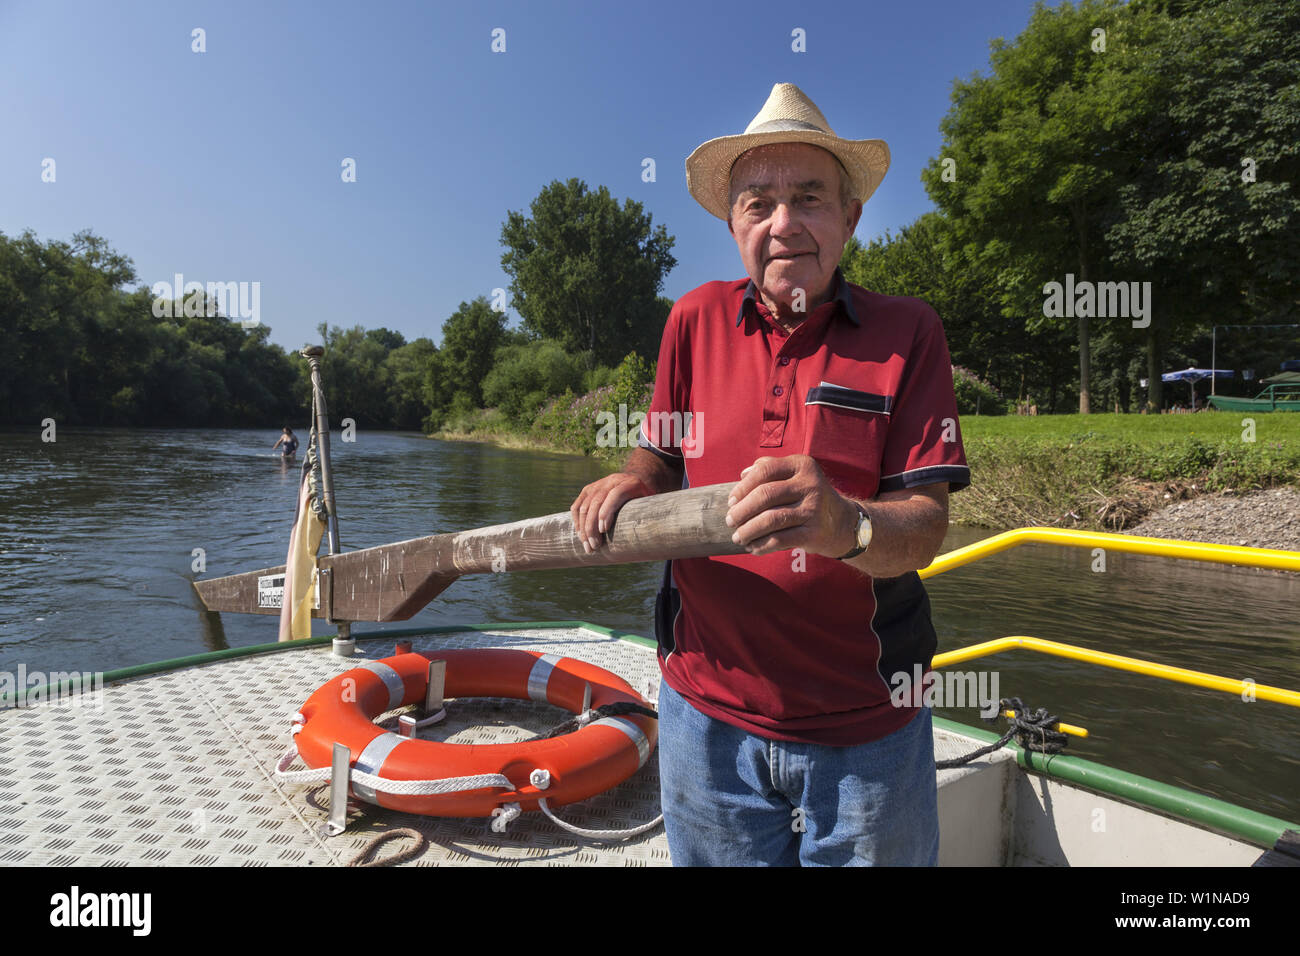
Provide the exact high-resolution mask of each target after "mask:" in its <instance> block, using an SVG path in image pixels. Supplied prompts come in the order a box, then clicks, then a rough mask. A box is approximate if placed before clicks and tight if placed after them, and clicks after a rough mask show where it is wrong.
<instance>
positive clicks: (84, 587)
mask: <svg viewBox="0 0 1300 956" xmlns="http://www.w3.org/2000/svg"><path fill="white" fill-rule="evenodd" d="M277 434H278V429H276V430H267V431H250V430H211V431H206V430H205V431H199V430H147V429H122V430H115V429H94V430H77V429H65V428H60V429H59V431H58V432H57V441H55V442H49V443H47V442H43V441H42V440H41V435H40V433H39V432H38V431H37V430H36V429H32V430H31V431H28V432H21V433H20V432H0V672H5V671H7V672H9V673H11V674H12V673H17V672H18V668H19V666H20V665H24V666H25V667H26V669H27V671H28V672H29V673H31V672H33V671H38V670H40V671H47V672H48V671H70V670H85V671H106V670H111V669H114V668H118V667H124V666H127V665H130V664H140V663H146V662H150V661H157V660H162V659H167V658H174V657H180V656H183V655H187V654H193V653H199V652H202V651H207V650H217V649H220V648H224V647H241V646H248V645H252V644H262V643H267V642H272V641H274V640H275V639H276V628H277V620H276V618H274V617H264V616H259V615H241V614H225V615H220V616H217V615H210V614H206V613H204V612H202V610H201V607H200V604H199V601H198V597H197V595H196V593H195V592H194V590H193V588H192V586H191V581H193V580H194V579H195V578H199V577H213V576H219V575H225V574H233V573H237V572H241V571H249V570H253V569H256V568H262V567H267V566H271V565H276V564H281V563H283V561H284V555H285V547H286V543H287V540H288V533H289V525H290V521H291V519H292V513H293V504H294V497H295V488H296V482H297V475H298V468H297V467H296V465H295V466H288V467H286V466H284V465H283V464H282V463H281V461H280V459H279V456H278V454H274V453H272V452H271V450H270V449H271V445H272V444H273V443H274V441H275V439H276V437H277ZM304 440H305V436H304ZM332 445H333V461H334V467H335V473H336V477H335V485H336V495H337V500H338V512H339V525H340V531H341V539H342V542H343V546H344V549H345V550H351V549H353V548H360V547H370V546H372V545H377V544H384V543H387V542H391V541H398V540H401V539H404V538H411V537H417V536H419V535H425V534H433V533H436V532H444V531H457V530H463V529H467V528H475V527H480V526H483V525H489V524H496V523H500V522H505V521H514V520H517V519H519V518H524V517H531V516H535V515H541V514H548V513H551V512H556V511H565V510H567V509H568V505H569V502H570V501H572V499H573V496H574V494H575V492H576V491H577V490H578V489H579V488H581V487H582V485H584V484H585V483H586V482H588V481H591V480H593V479H595V478H597V477H599V476H600V475H601V474H602V471H601V469H600V467H599V466H598V465H597V464H595V463H594V462H592V461H590V460H588V459H584V458H579V457H572V456H565V455H554V454H546V453H539V452H524V451H512V450H505V449H500V448H496V447H493V446H489V445H481V444H470V443H444V442H435V441H430V440H428V439H426V438H424V437H423V436H420V435H412V434H396V433H365V432H362V433H360V434H358V435H357V436H356V441H355V442H343V441H342V440H341V438H340V436H339V435H338V433H336V434H335V436H334V438H333V441H332ZM975 480H976V481H978V480H979V476H978V475H975ZM991 533H992V532H989V531H983V530H979V529H970V528H957V527H954V528H952V529H951V530H950V533H949V535H948V539H947V541H946V542H945V546H944V550H949V549H951V548H954V547H959V546H961V545H964V544H968V543H970V542H973V541H976V540H979V539H980V538H982V537H985V536H987V535H989V534H991ZM196 549H200V550H199V551H198V552H196ZM200 556H201V558H202V560H203V562H204V565H205V568H204V570H203V571H202V572H201V573H196V572H195V571H194V566H195V564H196V562H197V561H198V559H199V557H200ZM1094 564H1095V561H1094V558H1093V556H1092V554H1091V553H1090V551H1089V550H1086V549H1066V548H1054V547H1051V546H1047V545H1026V546H1022V547H1020V548H1017V549H1014V550H1012V551H1010V552H1003V553H1002V554H999V555H996V556H993V557H991V558H988V559H985V560H983V561H980V562H978V563H976V564H974V565H968V566H966V567H964V568H959V569H957V570H954V571H950V572H948V573H946V574H943V575H940V576H938V577H935V578H932V579H930V580H929V581H928V582H927V584H926V586H927V589H928V590H929V592H930V597H931V602H932V606H933V612H934V620H935V626H936V628H937V630H938V633H939V640H940V650H941V651H945V650H952V649H954V648H958V647H963V646H966V645H969V644H973V643H978V642H980V641H985V640H990V639H992V638H995V637H1003V636H1008V635H1032V636H1035V637H1041V638H1047V639H1052V640H1057V641H1062V642H1066V643H1071V644H1078V645H1083V646H1085V647H1089V648H1094V649H1098V650H1104V651H1110V652H1112V653H1116V654H1123V655H1127V656H1132V657H1139V658H1145V659H1150V660H1155V661H1159V662H1162V663H1167V664H1173V665H1177V666H1182V667H1188V668H1192V669H1195V670H1201V671H1208V672H1210V673H1214V674H1221V675H1224V676H1228V677H1237V678H1247V677H1249V678H1251V679H1253V680H1254V681H1256V682H1257V683H1258V684H1270V685H1273V686H1280V687H1284V688H1288V689H1292V690H1294V689H1300V653H1297V652H1298V651H1300V623H1298V622H1300V614H1298V613H1297V608H1300V575H1282V574H1274V573H1270V572H1259V571H1254V570H1250V569H1239V568H1231V567H1227V566H1218V565H1209V564H1201V563H1198V562H1190V561H1172V560H1167V559H1160V558H1148V557H1142V556H1138V555H1123V554H1119V553H1117V552H1109V553H1108V554H1107V555H1106V568H1105V570H1104V572H1103V571H1098V570H1094ZM660 570H661V566H660V565H626V566H621V567H610V568H600V569H587V570H574V571H537V572H528V573H518V574H493V575H475V576H470V577H466V578H462V579H460V580H459V581H457V582H456V583H455V584H453V585H452V586H451V587H450V588H449V589H448V590H447V591H445V592H443V594H442V595H441V596H439V597H438V598H436V599H435V600H434V601H433V603H432V604H431V605H430V606H429V607H428V608H426V609H425V610H424V611H422V612H421V613H419V614H418V615H416V617H415V618H414V619H412V620H411V621H409V622H404V623H401V624H394V625H390V626H391V627H409V626H411V625H417V624H486V623H492V622H502V621H545V620H585V621H590V622H592V623H597V624H603V625H606V626H608V627H613V628H618V629H621V630H626V631H633V632H636V633H640V634H646V635H649V634H652V632H653V624H652V621H653V616H652V602H653V597H654V592H655V589H656V587H657V586H658V580H659V576H660ZM384 627H385V625H376V624H362V625H359V626H358V630H363V629H364V630H375V629H383V628H384ZM326 632H327V627H326V625H325V624H324V623H323V622H316V624H315V633H317V634H324V633H326ZM958 669H966V670H983V671H987V672H989V676H990V678H991V677H992V676H993V675H996V677H997V680H998V692H999V693H1000V694H1001V696H1003V697H1008V696H1018V697H1021V698H1022V699H1023V700H1024V701H1025V702H1026V703H1027V704H1028V705H1029V706H1031V707H1039V706H1042V707H1046V708H1048V709H1049V710H1050V711H1051V712H1052V713H1054V714H1056V715H1058V716H1059V717H1060V718H1061V719H1062V720H1065V721H1067V722H1070V723H1074V724H1079V725H1082V726H1084V727H1086V728H1087V729H1088V730H1089V732H1090V736H1089V737H1088V738H1087V739H1086V740H1073V741H1071V744H1070V747H1069V752H1071V753H1075V754H1077V755H1078V756H1082V757H1088V758H1091V759H1094V760H1098V761H1100V762H1103V763H1106V764H1109V765H1111V766H1115V767H1119V768H1122V769H1125V770H1129V771H1132V772H1135V773H1139V774H1143V775H1145V776H1149V777H1153V778H1155V779H1157V780H1162V781H1165V782H1168V783H1174V784H1178V785H1181V786H1185V787H1188V788H1190V789H1193V790H1198V791H1201V792H1204V793H1208V794H1212V795H1214V796H1218V797H1221V798H1223V799H1226V800H1230V801H1232V802H1234V803H1239V804H1241V805H1243V806H1247V807H1250V808H1252V809H1255V810H1259V811H1261V812H1264V813H1269V814H1273V815H1275V816H1280V817H1283V818H1285V819H1288V820H1293V821H1294V820H1300V746H1297V739H1298V738H1300V734H1298V733H1297V731H1298V730H1300V709H1296V708H1291V707H1286V706H1283V705H1280V704H1272V703H1268V702H1264V701H1256V702H1245V701H1243V700H1242V699H1241V698H1240V697H1239V696H1234V695H1230V694H1224V693H1218V692H1214V691H1208V690H1200V689H1197V688H1192V687H1187V686H1184V685H1176V684H1171V683H1167V682H1163V681H1158V680H1154V679H1151V678H1146V677H1141V676H1138V675H1131V674H1126V673H1120V672H1117V671H1112V670H1102V669H1099V668H1096V667H1093V666H1090V665H1086V664H1081V663H1074V662H1071V661H1067V660H1064V659H1059V658H1048V657H1042V656H1038V655H1034V654H1030V653H1027V652H1017V653H1014V654H1008V655H1002V656H999V657H995V658H986V659H984V660H983V661H977V662H971V663H968V664H963V665H959V668H958ZM310 690H311V688H304V696H305V695H306V693H307V692H309V691H310ZM936 712H937V713H939V714H941V715H943V716H948V717H952V718H953V719H956V720H959V721H961V722H963V723H968V724H977V723H979V720H978V717H977V716H976V713H975V710H974V709H973V708H971V709H964V710H962V709H951V708H940V709H938V710H937V711H936ZM0 719H2V717H0ZM985 726H987V725H985Z"/></svg>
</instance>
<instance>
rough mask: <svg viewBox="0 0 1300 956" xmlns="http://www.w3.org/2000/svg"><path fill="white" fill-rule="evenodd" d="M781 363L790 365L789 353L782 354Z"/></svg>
mask: <svg viewBox="0 0 1300 956" xmlns="http://www.w3.org/2000/svg"><path fill="white" fill-rule="evenodd" d="M781 364H782V365H789V364H790V356H788V355H782V356H781Z"/></svg>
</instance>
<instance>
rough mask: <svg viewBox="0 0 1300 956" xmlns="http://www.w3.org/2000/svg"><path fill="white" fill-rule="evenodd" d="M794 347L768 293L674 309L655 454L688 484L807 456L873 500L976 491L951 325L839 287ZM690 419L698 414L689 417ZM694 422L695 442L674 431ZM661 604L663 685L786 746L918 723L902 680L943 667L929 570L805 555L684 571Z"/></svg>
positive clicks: (719, 286)
mask: <svg viewBox="0 0 1300 956" xmlns="http://www.w3.org/2000/svg"><path fill="white" fill-rule="evenodd" d="M834 289H835V295H834V298H833V299H832V300H831V301H829V302H827V303H825V304H823V305H821V306H819V307H818V308H816V309H814V310H813V311H812V312H811V313H810V314H809V316H808V318H806V319H805V320H804V321H803V323H802V324H801V325H800V326H799V327H798V328H796V329H795V330H794V332H792V333H786V332H785V331H784V330H782V329H781V327H780V326H778V325H777V324H776V323H775V322H773V321H772V318H771V315H770V313H769V312H768V311H767V309H766V307H765V306H764V305H763V304H762V302H761V300H758V299H757V296H756V290H755V288H754V286H753V283H752V282H749V281H748V280H744V279H741V280H737V281H735V282H710V283H707V284H706V285H702V286H700V287H699V288H698V289H695V290H693V291H692V292H689V293H688V294H686V295H685V296H683V297H682V298H681V299H679V300H678V301H677V303H676V305H675V306H674V307H673V309H672V312H671V314H670V315H669V316H668V324H667V326H666V327H665V329H664V336H663V342H662V345H661V347H660V351H659V366H658V370H657V378H656V381H655V391H654V398H653V400H652V401H651V404H650V409H649V412H648V414H647V417H646V420H645V421H644V422H643V423H642V426H641V440H640V441H641V445H642V446H643V447H647V448H649V449H650V450H651V451H654V452H655V453H656V454H659V455H661V456H662V457H664V458H666V459H668V460H672V461H674V462H678V463H682V462H683V461H684V464H685V483H686V484H687V485H690V486H700V485H709V484H715V483H718V482H726V481H738V480H739V479H740V472H741V469H743V468H745V467H747V466H748V465H750V464H751V463H753V461H754V459H755V458H758V457H760V456H763V455H771V456H773V457H783V456H786V455H795V454H806V455H811V456H812V457H813V458H815V459H817V461H818V463H819V464H820V465H821V467H822V470H823V471H824V472H825V473H826V475H827V477H828V478H829V480H830V482H831V483H832V484H833V485H834V486H835V487H836V488H837V489H839V490H840V491H841V492H842V493H844V494H846V495H848V496H850V497H853V498H858V499H861V500H867V499H870V498H874V497H875V496H876V495H877V494H878V493H879V492H882V491H891V490H896V489H902V488H911V487H916V486H918V485H928V484H935V483H938V482H947V483H948V485H949V489H950V490H952V491H956V490H958V489H960V488H964V487H965V486H966V485H967V484H968V483H969V481H970V469H969V468H967V466H966V457H965V452H964V451H963V449H962V444H961V433H960V429H959V425H958V421H957V404H956V399H955V398H954V395H953V389H952V363H951V360H950V358H949V355H948V343H947V341H946V339H945V338H944V333H943V325H942V324H941V323H940V321H939V317H938V316H937V315H936V314H935V312H934V310H933V309H931V308H930V307H929V306H928V305H926V304H925V303H924V302H922V301H921V300H919V299H911V298H903V297H898V296H885V295H878V294H876V293H874V292H868V291H867V290H866V289H862V288H860V287H858V286H855V285H852V284H850V283H848V282H847V281H845V280H844V278H843V276H842V275H841V274H840V272H839V271H838V270H836V273H835V286H834ZM687 413H689V418H687V417H686V415H687ZM684 421H689V428H688V434H687V435H686V436H685V437H684V438H683V437H682V436H681V435H680V434H679V433H678V431H677V429H676V428H674V427H673V426H674V425H675V423H677V422H684ZM664 585H665V586H664V590H663V591H662V592H661V593H660V596H659V601H658V603H657V608H656V619H657V620H656V630H657V631H658V634H659V643H660V651H659V654H660V664H661V667H662V669H663V673H664V679H665V680H666V681H667V682H668V684H669V685H670V686H671V687H672V688H673V689H674V690H676V691H677V692H678V693H679V694H681V695H682V696H683V697H685V698H686V699H687V700H689V701H690V702H691V703H692V704H693V705H694V706H695V707H696V708H697V709H698V710H700V711H701V712H703V713H705V714H707V715H709V716H711V717H715V718H717V719H719V720H723V721H726V722H727V723H730V724H734V725H735V726H738V727H741V728H744V729H745V730H748V731H751V732H753V733H757V734H760V735H763V736H765V737H771V738H777V739H781V740H794V741H807V742H810V743H822V744H835V745H853V744H861V743H866V742H868V741H871V740H876V739H879V738H881V737H884V736H886V735H888V734H890V733H892V732H893V731H895V730H897V729H899V728H900V727H902V726H904V725H905V724H907V723H908V721H910V720H911V719H912V717H913V716H914V715H915V710H914V709H912V708H910V707H895V706H893V704H892V703H891V701H890V690H891V685H890V682H889V678H890V677H891V676H892V675H893V674H895V673H898V672H903V673H906V674H907V675H908V676H909V679H910V678H911V676H912V674H913V666H914V665H915V664H918V663H919V664H920V665H921V667H922V670H923V671H924V670H928V669H929V666H930V659H931V657H932V656H933V654H934V650H935V646H936V643H937V641H936V638H935V634H934V628H933V626H932V625H931V623H930V606H929V599H928V598H927V597H926V594H925V589H924V588H923V587H922V585H921V581H920V579H919V578H918V577H917V575H916V573H915V572H911V573H909V574H905V575H902V576H901V577H898V578H890V579H881V580H873V579H872V578H869V577H866V576H864V575H863V574H862V573H861V572H860V571H857V570H855V569H853V568H852V567H849V566H848V565H846V564H844V563H842V562H840V561H837V560H835V559H833V558H825V557H822V556H820V555H815V554H807V553H803V552H799V551H782V552H778V553H776V554H769V555H764V556H762V557H755V556H753V555H747V554H746V555H734V556H724V557H713V558H690V559H685V560H679V561H672V562H669V563H668V565H667V567H666V568H665V574H664Z"/></svg>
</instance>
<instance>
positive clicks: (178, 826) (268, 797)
mask: <svg viewBox="0 0 1300 956" xmlns="http://www.w3.org/2000/svg"><path fill="white" fill-rule="evenodd" d="M411 640H412V645H413V649H414V650H417V651H420V650H433V649H436V648H449V647H526V648H527V649H529V650H540V651H543V652H546V653H551V654H560V655H566V656H572V657H579V658H582V659H583V660H587V661H590V662H592V663H594V664H597V665H599V666H601V667H604V668H606V669H608V670H610V671H613V672H614V673H616V674H618V675H619V676H621V677H623V678H624V679H625V680H627V681H628V682H629V683H630V684H632V686H633V687H635V688H636V689H637V690H638V691H640V692H641V693H642V694H643V695H645V694H647V691H648V689H649V688H650V687H654V688H656V689H657V686H658V676H659V671H658V667H657V665H656V663H655V655H654V651H653V650H651V649H650V648H647V647H643V646H640V645H637V644H633V643H631V642H628V641H623V640H619V639H617V638H611V637H606V636H604V635H601V634H597V633H595V632H592V631H587V630H584V629H579V628H573V629H556V628H548V629H538V630H510V631H501V632H477V631H470V632H460V633H455V634H434V635H430V636H427V637H415V638H411ZM357 651H358V653H357V657H356V658H354V659H353V661H352V662H344V661H341V660H339V659H337V658H334V657H332V656H331V655H330V652H329V649H328V648H327V647H324V648H309V649H302V650H295V651H287V652H284V653H276V654H266V655H259V656H253V657H245V658H240V659H237V660H231V661H223V662H220V663H217V664H210V665H207V666H203V667H192V668H187V669H184V670H177V671H170V672H168V673H164V674H158V675H154V676H150V677H143V678H139V679H137V680H132V681H124V682H121V683H116V684H111V685H108V686H106V687H105V688H104V693H103V705H102V708H101V709H96V708H95V707H93V706H90V705H87V704H84V703H81V704H74V703H69V702H66V701H65V702H58V703H49V704H37V705H35V706H32V707H27V708H19V709H14V710H7V711H3V712H0V765H2V766H3V767H4V768H5V769H4V771H3V775H2V776H0V866H14V865H18V866H70V865H76V866H130V865H145V866H149V865H162V866H277V865H279V866H284V865H288V866H339V865H343V864H346V863H347V862H348V861H350V860H352V859H353V858H354V857H356V856H357V854H358V853H359V852H360V851H361V850H362V849H363V848H364V847H365V846H366V845H367V844H369V843H370V842H371V840H372V839H373V838H374V837H375V836H377V835H379V834H382V833H384V832H386V831H388V830H392V829H395V828H398V827H414V828H416V829H418V830H420V831H421V832H422V833H423V834H424V835H425V836H426V837H427V839H428V843H427V845H426V847H425V849H424V850H423V852H422V853H421V854H420V855H419V856H418V857H417V858H415V859H413V860H411V861H410V864H409V865H422V866H432V865H438V864H454V865H461V866H500V865H519V864H542V865H560V866H564V865H578V866H582V865H602V866H610V865H612V866H645V865H659V866H665V865H668V864H669V858H668V845H667V840H666V838H665V837H664V833H663V828H662V827H660V828H657V829H656V830H653V831H651V832H650V833H648V834H644V835H642V836H639V837H635V838H633V839H631V840H629V841H627V842H626V843H620V844H616V845H608V844H596V843H587V842H584V841H582V840H581V839H580V838H578V837H573V836H571V835H570V834H568V833H566V832H565V831H564V830H562V829H560V828H559V827H557V826H555V824H553V823H551V821H549V820H547V819H546V817H545V816H544V815H542V814H540V813H525V814H523V815H521V816H520V817H519V818H518V819H517V820H515V821H513V822H512V823H511V824H510V827H509V829H508V831H507V832H506V833H503V834H497V833H493V832H491V831H490V830H489V829H488V825H487V821H486V820H475V819H439V818H432V817H424V816H417V815H414V814H405V813H399V812H396V811H392V810H385V809H383V808H380V807H372V806H370V805H368V804H362V805H360V807H361V809H359V810H358V811H354V812H352V813H350V814H349V817H348V829H347V832H345V833H344V834H342V835H341V836H337V837H332V838H331V837H324V836H322V835H320V833H319V830H320V826H321V824H322V823H324V821H325V818H326V816H327V808H326V805H325V800H326V788H327V784H326V783H318V784H296V785H292V784H291V785H283V784H280V783H278V782H277V781H276V779H275V776H274V773H273V769H274V766H275V763H276V761H277V760H278V759H279V758H280V756H281V755H282V754H283V753H284V751H285V749H286V747H287V746H288V744H289V739H290V736H289V716H290V715H291V714H292V713H294V712H295V711H296V710H297V709H298V707H299V706H301V704H302V703H303V702H304V701H305V700H306V699H307V698H308V696H310V695H311V693H312V692H313V691H314V690H315V689H316V688H317V687H319V686H320V685H321V684H323V683H325V682H326V681H328V680H329V679H331V678H333V677H334V676H336V675H337V674H339V673H341V672H342V671H345V670H348V669H350V668H352V667H354V666H356V663H358V662H360V661H361V660H363V659H366V658H383V657H387V656H389V655H391V654H392V653H393V642H392V641H391V640H388V641H384V640H371V641H364V642H361V641H359V642H358V644H357ZM654 693H655V691H650V692H649V694H648V696H653V695H654ZM448 715H449V717H448V720H447V721H446V722H445V723H443V724H440V725H438V726H437V727H434V728H429V730H426V731H424V732H423V734H424V735H425V736H429V737H436V738H437V739H440V740H447V741H448V742H452V743H469V742H475V743H507V742H512V741H521V740H526V739H529V738H530V737H532V736H535V735H536V734H539V733H542V732H544V731H546V730H548V729H550V728H551V727H553V726H555V725H556V724H558V723H560V722H561V721H563V720H565V719H567V717H568V716H570V715H569V714H567V712H566V711H562V710H560V709H559V708H555V707H550V706H546V705H542V704H537V703H533V702H527V701H514V700H498V699H487V698H485V699H472V700H466V701H455V702H452V703H451V704H450V705H449V707H448ZM302 767H303V765H302V763H301V761H295V763H294V765H293V766H292V767H291V769H302ZM556 812H557V814H559V815H560V816H561V817H562V818H563V819H565V820H567V821H569V822H571V823H574V824H577V825H578V826H581V827H587V828H591V829H617V828H623V827H631V826H634V825H636V824H639V823H644V822H646V821H648V820H650V819H652V818H653V817H654V816H655V815H656V814H658V812H659V770H658V761H657V759H656V757H655V756H654V755H652V756H651V758H650V760H649V761H647V762H646V765H645V766H644V767H642V768H641V770H640V771H638V772H637V773H636V774H635V775H634V776H633V777H632V778H630V779H629V780H628V781H626V782H625V783H623V784H622V785H621V786H619V787H617V788H615V789H614V790H611V791H608V792H606V793H603V794H601V795H599V796H597V797H593V798H592V799H590V800H588V801H585V802H584V803H582V804H577V805H572V806H567V807H561V808H559V809H557V811H556ZM411 844H412V841H411V840H410V839H405V840H394V841H391V842H389V843H387V844H385V845H384V846H383V847H382V848H381V849H380V851H379V853H378V859H379V860H380V861H382V860H383V859H384V858H385V857H387V856H390V855H391V854H393V853H395V852H397V851H399V850H401V849H403V848H405V847H409V846H411Z"/></svg>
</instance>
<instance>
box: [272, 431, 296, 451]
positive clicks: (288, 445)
mask: <svg viewBox="0 0 1300 956" xmlns="http://www.w3.org/2000/svg"><path fill="white" fill-rule="evenodd" d="M281 445H284V449H283V450H282V451H281V452H280V457H282V458H292V457H293V456H294V455H295V454H297V452H298V436H297V435H295V434H294V433H293V429H292V428H290V427H289V426H288V425H285V426H284V434H283V435H281V436H280V438H279V439H278V440H277V441H276V443H275V444H274V445H272V446H271V451H275V450H276V449H277V448H279V447H280V446H281Z"/></svg>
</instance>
